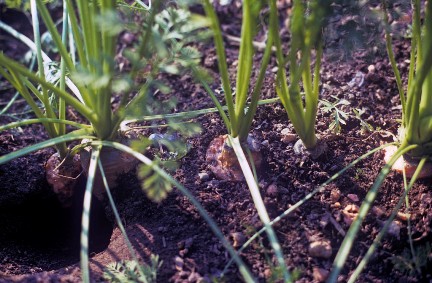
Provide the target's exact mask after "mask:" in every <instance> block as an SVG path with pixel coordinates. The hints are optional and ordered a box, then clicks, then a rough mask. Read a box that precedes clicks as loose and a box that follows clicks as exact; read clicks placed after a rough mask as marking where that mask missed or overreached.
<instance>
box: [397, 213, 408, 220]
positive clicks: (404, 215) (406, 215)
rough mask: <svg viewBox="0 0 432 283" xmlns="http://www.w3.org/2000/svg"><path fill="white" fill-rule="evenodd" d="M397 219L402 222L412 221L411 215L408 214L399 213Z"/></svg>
mask: <svg viewBox="0 0 432 283" xmlns="http://www.w3.org/2000/svg"><path fill="white" fill-rule="evenodd" d="M397 218H398V219H399V220H402V221H408V219H410V215H409V214H408V213H402V212H398V213H397Z"/></svg>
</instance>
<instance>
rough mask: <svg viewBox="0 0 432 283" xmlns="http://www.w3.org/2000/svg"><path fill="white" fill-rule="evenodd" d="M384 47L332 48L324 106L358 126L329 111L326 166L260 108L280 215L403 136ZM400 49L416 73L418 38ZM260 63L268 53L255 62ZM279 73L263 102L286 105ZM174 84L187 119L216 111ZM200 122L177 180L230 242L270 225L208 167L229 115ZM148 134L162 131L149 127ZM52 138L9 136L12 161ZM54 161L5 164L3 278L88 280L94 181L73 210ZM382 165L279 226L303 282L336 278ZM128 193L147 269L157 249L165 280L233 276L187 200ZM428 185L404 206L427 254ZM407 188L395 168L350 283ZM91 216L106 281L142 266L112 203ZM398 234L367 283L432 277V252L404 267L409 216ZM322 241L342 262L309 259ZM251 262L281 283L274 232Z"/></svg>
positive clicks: (137, 190) (357, 248)
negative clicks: (56, 189)
mask: <svg viewBox="0 0 432 283" xmlns="http://www.w3.org/2000/svg"><path fill="white" fill-rule="evenodd" d="M219 13H220V15H221V18H222V19H224V20H223V21H222V24H223V26H222V27H223V30H224V32H226V33H228V34H232V35H238V31H239V23H240V20H239V17H240V15H241V13H240V8H239V7H237V6H236V5H235V4H233V5H231V6H229V7H220V8H219ZM2 36H3V35H2ZM377 40H378V39H377ZM378 44H381V43H376V42H374V41H371V45H370V46H369V49H364V50H358V51H356V52H353V53H352V54H351V55H352V56H351V57H350V58H349V59H347V58H346V57H345V56H340V58H336V59H335V57H334V56H333V55H334V54H333V53H332V56H330V53H331V52H330V51H329V52H328V53H327V57H325V59H324V62H323V66H322V67H323V68H322V71H321V76H322V92H321V97H320V98H321V99H327V100H329V101H332V102H333V101H336V100H337V99H346V100H347V101H349V102H350V104H349V105H346V106H342V107H340V109H342V110H344V111H346V112H347V113H350V118H349V119H348V120H347V124H346V125H342V128H341V132H340V133H338V134H335V133H333V132H332V131H330V130H329V125H330V123H331V121H332V118H331V116H330V115H329V114H328V113H323V111H321V110H320V111H319V114H318V122H317V132H318V133H319V135H320V137H321V139H322V140H323V141H325V142H326V143H327V145H328V148H329V150H328V151H327V152H326V154H324V155H322V156H321V157H319V159H317V160H313V159H311V158H310V157H308V156H298V155H296V154H295V153H294V150H293V145H294V143H295V140H290V139H288V138H287V132H288V133H294V132H293V129H292V126H291V125H290V123H289V121H288V118H287V115H286V112H285V111H284V109H283V107H282V105H281V104H279V103H274V104H270V105H265V106H261V107H260V108H259V109H258V112H257V114H256V117H255V120H254V124H253V128H252V130H251V133H252V135H253V136H254V137H255V138H256V139H257V140H258V141H259V142H260V143H261V147H262V153H263V156H264V160H263V166H262V170H261V171H260V172H259V185H260V188H261V194H262V197H263V198H264V201H265V203H266V206H267V209H268V211H269V213H270V216H271V217H272V218H274V217H276V216H278V215H280V214H281V213H282V212H283V211H285V210H286V209H288V208H289V207H290V206H291V205H293V204H295V203H296V202H297V201H299V200H301V199H302V198H303V197H304V196H305V195H306V194H307V193H309V192H311V191H312V190H313V189H314V188H315V187H317V186H318V185H320V184H321V183H323V182H324V181H326V180H327V179H328V178H329V177H330V176H332V175H333V174H334V173H336V172H337V171H339V170H341V169H342V168H343V167H344V166H346V165H347V164H349V163H350V162H352V161H354V160H355V159H356V158H358V157H359V156H361V155H362V154H365V153H366V152H368V151H369V150H372V149H374V148H376V147H378V146H379V145H381V144H382V143H385V142H388V141H392V137H391V136H390V134H389V133H393V134H396V133H397V127H398V121H397V119H399V118H400V115H401V109H400V106H399V97H398V92H397V89H396V84H395V80H394V78H393V74H392V71H391V68H390V67H389V63H388V60H387V59H386V58H385V54H384V55H383V54H382V53H380V52H378V53H376V55H377V56H372V57H371V56H370V54H371V52H372V53H373V52H374V51H373V50H376V49H374V48H373V47H374V46H375V47H379V48H382V46H381V45H378ZM226 46H227V54H228V59H227V61H228V64H229V66H231V67H230V68H231V71H232V76H234V72H235V68H236V67H235V66H236V63H235V61H236V60H237V59H236V58H237V52H238V48H237V46H236V44H235V43H234V42H231V41H226ZM1 47H2V50H8V49H9V48H11V46H10V44H9V43H7V40H6V41H2V43H1ZM201 51H202V53H203V54H204V57H203V60H202V61H203V63H204V65H205V66H206V67H207V68H208V69H209V70H211V71H213V72H214V73H213V75H214V77H215V82H214V83H213V85H212V87H213V88H218V86H219V82H218V79H217V74H216V73H215V71H217V59H216V58H215V50H214V48H213V47H212V45H211V44H207V45H203V46H202V50H201ZM333 51H334V50H333ZM395 51H396V57H397V60H398V62H400V63H399V65H400V67H401V69H402V71H403V72H405V73H406V71H407V64H406V63H405V62H404V60H405V59H406V58H408V52H409V42H408V41H406V40H399V41H397V45H396V48H395ZM7 52H8V51H7ZM11 53H12V56H13V55H14V54H13V52H11ZM15 55H16V54H15ZM260 56H261V54H260V53H259V52H258V53H257V56H256V57H257V58H256V64H257V66H258V63H259V57H260ZM342 58H343V59H342ZM273 66H274V62H273V63H272V66H271V67H270V68H269V71H268V75H267V77H266V81H265V86H264V89H263V91H262V93H263V98H270V97H274V96H275V93H274V88H273V77H274V73H272V72H271V71H270V70H271V69H272V67H273ZM371 66H373V69H374V70H373V71H372V67H371ZM360 72H361V73H360ZM356 74H359V76H360V75H364V82H363V83H362V84H361V85H359V83H358V82H356V83H355V84H354V85H352V86H350V82H351V81H352V79H353V78H354V77H355V76H356ZM167 79H169V81H168V84H169V85H170V86H171V87H172V89H173V90H175V92H173V93H172V95H175V96H176V98H177V100H178V104H177V108H176V110H177V111H186V110H194V109H202V108H207V107H213V105H212V103H211V100H210V98H209V97H208V95H207V94H206V93H205V92H204V90H203V88H201V87H200V86H198V85H196V84H194V82H193V80H192V79H191V78H190V77H188V76H183V77H182V78H177V77H168V78H167ZM2 85H3V83H2ZM2 92H3V93H4V95H2V97H1V99H0V102H1V103H2V105H4V103H5V102H7V101H8V99H10V95H11V94H13V92H11V91H10V90H7V91H2ZM23 105H24V104H20V103H18V104H16V105H15V106H14V107H13V109H12V110H11V111H15V112H20V111H22V110H23ZM354 108H358V109H364V110H365V113H364V114H363V115H362V119H364V121H365V122H367V123H369V124H370V125H371V126H372V127H373V128H374V131H372V132H367V131H366V132H365V131H363V130H362V127H361V123H360V120H358V119H356V118H355V116H354V114H353V112H352V109H354ZM0 119H1V120H0V121H1V123H2V124H6V123H8V122H11V121H12V120H13V118H10V117H9V116H2V117H0ZM196 121H197V122H199V123H200V124H201V125H202V129H203V131H202V134H201V135H199V136H197V137H195V138H191V139H189V140H188V143H189V144H190V145H191V149H190V151H189V152H188V154H187V155H186V156H185V157H184V158H183V159H182V160H181V166H180V168H179V169H178V170H177V171H176V172H175V174H173V176H174V177H175V178H176V179H177V180H178V181H180V182H181V183H182V184H183V185H184V186H185V187H186V188H188V189H189V190H190V191H191V192H192V194H193V195H194V196H195V197H196V198H197V199H198V200H199V201H200V202H201V203H202V205H203V206H204V207H205V209H206V210H207V211H208V212H209V214H210V215H211V216H212V217H213V218H214V219H215V221H216V223H217V224H218V225H219V227H220V228H221V230H222V232H223V233H224V235H225V236H226V237H227V238H229V239H230V240H231V241H232V242H233V238H235V239H238V238H239V237H240V238H242V237H245V238H249V237H250V236H251V235H252V234H253V233H254V232H255V231H257V230H259V229H260V228H261V227H262V224H261V223H260V221H259V218H258V215H257V212H256V210H255V208H254V204H253V202H252V199H251V197H250V194H249V191H248V188H247V186H246V184H245V183H243V182H228V181H220V180H217V179H216V178H215V177H214V176H213V175H212V173H211V171H210V170H209V165H208V164H207V163H206V151H207V148H208V146H209V144H210V142H211V141H212V140H213V139H214V138H215V137H217V136H219V135H222V134H226V129H225V128H224V127H223V123H222V121H221V119H220V118H219V116H218V115H217V114H207V115H203V116H200V117H199V118H197V119H196ZM141 133H142V134H145V135H148V134H150V132H149V131H142V132H141ZM44 139H46V134H45V133H44V131H43V129H42V128H41V127H40V126H32V127H25V128H24V127H23V128H22V129H19V130H10V131H5V132H2V134H1V136H0V141H1V143H0V154H2V155H3V154H6V153H8V152H12V151H14V150H16V149H19V148H22V147H24V146H27V145H29V144H34V143H35V142H38V141H42V140H44ZM52 153H53V150H51V149H47V150H42V151H38V152H35V153H32V154H29V155H27V156H26V157H23V158H19V159H16V160H14V161H11V162H9V163H7V164H5V165H1V166H0V227H1V229H0V281H1V282H80V281H81V279H80V268H79V257H78V249H79V229H80V226H79V225H80V211H81V200H82V194H83V187H84V184H85V179H84V178H83V177H82V178H81V180H80V182H79V183H78V185H77V188H76V190H77V193H76V196H75V198H76V199H75V202H74V205H73V206H72V207H71V208H69V209H64V208H62V207H61V206H60V204H59V202H58V201H57V199H56V197H55V196H54V195H53V193H52V192H51V191H50V189H49V187H48V184H47V183H46V181H45V176H44V170H43V166H44V163H45V162H46V160H47V159H48V157H49V156H50V154H52ZM382 159H383V154H382V153H380V152H378V153H376V154H374V155H372V156H371V157H369V158H368V159H366V160H364V161H362V162H360V163H359V164H358V165H357V166H356V167H355V168H353V169H350V170H348V171H347V172H346V173H345V174H344V175H343V176H341V177H340V178H338V179H337V181H335V182H334V183H332V184H331V185H329V186H327V188H326V189H325V190H324V191H323V192H322V193H318V194H316V195H315V196H314V197H313V198H312V199H311V200H309V201H308V202H306V204H304V205H303V206H301V207H300V208H299V209H298V210H296V211H295V212H294V213H292V214H291V215H289V216H288V217H286V218H284V219H283V220H282V221H280V222H279V223H278V224H276V225H275V229H276V232H277V236H278V238H279V240H280V242H281V244H282V247H283V252H284V255H285V260H286V263H287V265H288V267H289V269H290V270H292V271H294V270H295V271H296V272H298V273H299V279H298V282H312V281H313V280H314V270H315V271H316V270H317V269H318V268H320V269H321V271H322V272H324V273H325V271H329V270H330V269H331V265H332V262H333V259H334V257H335V256H336V253H337V251H338V248H339V247H340V244H341V242H342V240H343V238H344V236H343V234H344V233H345V232H346V231H347V230H348V228H349V219H347V217H345V216H344V213H343V211H344V209H346V208H347V207H348V206H349V205H358V206H359V205H360V204H361V202H362V200H363V199H364V197H365V195H366V193H367V192H368V190H369V188H370V187H371V185H372V183H373V182H374V181H375V178H376V176H377V175H378V173H379V171H380V169H381V168H382V166H383V160H382ZM202 173H205V174H202ZM119 184H120V185H119V186H118V187H117V188H116V190H115V191H114V198H115V202H116V204H117V208H118V210H119V212H120V215H121V217H122V220H123V223H124V225H125V226H126V230H127V233H128V236H129V238H130V239H131V241H132V244H133V246H134V248H135V249H136V251H137V252H138V254H139V255H140V257H141V258H142V260H143V261H145V262H149V258H150V255H151V254H157V255H159V256H160V259H161V260H162V261H163V264H162V266H161V268H160V270H159V272H158V282H202V281H200V280H201V279H204V280H207V281H204V282H210V281H211V280H212V279H213V278H216V277H217V276H218V275H219V274H220V273H221V271H222V270H223V269H224V267H225V265H226V264H227V262H228V260H229V256H228V254H227V252H226V251H225V250H224V248H223V247H222V245H221V243H220V242H219V241H218V240H217V238H216V237H215V236H214V235H213V234H212V232H211V230H210V229H209V227H208V225H207V224H206V223H205V221H204V220H203V219H202V218H201V217H200V216H199V214H198V212H197V210H196V208H195V207H194V206H192V205H191V203H190V202H189V201H188V199H187V198H186V197H184V196H182V195H181V194H180V192H178V191H177V190H174V191H173V192H172V193H170V194H169V196H168V198H167V199H166V200H164V201H163V202H162V203H160V204H155V203H152V202H151V201H149V200H148V199H147V198H146V196H145V194H144V193H143V192H142V190H141V186H140V183H139V181H138V180H137V178H136V177H135V174H133V173H130V174H128V175H124V176H122V177H121V179H120V180H119ZM430 185H431V184H430V180H422V181H419V182H417V184H416V185H415V187H414V188H413V189H412V191H411V192H410V194H409V199H410V203H411V210H410V211H407V209H406V208H402V211H401V212H402V213H410V214H411V224H412V227H411V229H412V237H413V239H414V247H415V248H416V249H419V250H423V251H424V250H427V249H428V248H429V253H430V245H431V244H430V243H431V241H432V232H431V225H432V214H431V213H430V209H431V206H432V193H431V191H430ZM402 192H403V180H402V177H401V176H400V175H398V174H395V173H391V174H390V175H389V176H388V178H387V179H386V181H385V182H384V185H383V186H382V188H381V189H380V192H379V194H378V197H377V200H376V201H375V203H374V212H371V213H370V214H369V216H368V217H367V218H366V221H365V223H364V224H363V225H362V228H361V231H360V232H359V235H358V237H357V240H356V242H355V244H354V248H353V250H352V252H351V254H350V256H349V258H348V262H347V264H346V266H345V268H344V269H343V273H342V275H341V276H340V278H339V279H340V280H338V281H339V282H345V281H346V279H347V277H348V274H350V272H352V271H353V270H354V269H355V267H356V266H357V265H358V263H359V262H360V260H361V258H362V256H363V255H364V254H365V252H366V251H367V249H368V247H369V246H370V244H371V243H372V241H373V240H374V238H375V236H376V235H377V234H378V232H379V230H380V228H381V227H382V225H383V221H385V219H386V217H387V216H389V215H390V213H391V211H392V209H393V207H394V206H395V204H396V203H397V201H398V199H399V196H400V195H401V194H402ZM92 209H93V210H92V215H93V221H92V222H91V225H92V226H91V227H92V231H91V233H90V234H91V245H90V250H91V255H92V258H91V268H92V278H93V280H95V281H101V280H102V277H101V275H102V270H103V269H104V268H105V266H106V265H108V264H109V263H111V262H114V261H119V260H121V259H130V255H129V253H128V250H127V247H126V244H125V240H124V237H123V235H122V234H121V232H120V230H119V229H118V228H117V226H115V225H114V217H113V214H112V211H111V209H110V208H109V206H107V205H106V204H102V203H99V202H97V200H94V203H93V208H92ZM113 227H114V228H113ZM394 228H395V229H393V232H392V233H389V234H387V236H386V237H385V238H384V241H383V243H382V245H381V247H380V248H379V249H378V250H377V252H376V253H375V255H374V257H373V258H372V260H371V262H370V263H369V265H368V266H367V268H366V270H365V271H364V272H363V274H362V275H361V276H360V279H359V280H358V282H430V280H432V260H431V257H430V254H426V255H425V256H424V257H423V260H425V262H424V265H423V266H422V268H421V272H420V273H417V272H415V270H408V269H406V268H405V269H404V268H402V263H403V262H406V261H409V260H410V259H411V257H410V253H409V241H408V230H407V229H408V228H407V221H406V219H404V217H403V215H402V214H401V215H400V217H398V220H397V222H395V223H394ZM398 229H400V230H399V232H398ZM317 241H325V242H328V243H329V244H330V245H331V250H332V254H331V256H330V257H329V258H320V257H314V256H311V254H310V253H309V245H310V243H312V242H317ZM241 256H242V258H243V260H244V261H245V262H246V264H247V265H248V266H249V268H250V269H251V271H252V272H253V274H254V276H256V278H258V279H259V280H260V281H261V282H265V281H268V282H270V281H271V274H272V270H273V268H274V264H275V259H274V256H273V253H272V251H271V248H270V245H269V243H268V240H267V238H266V237H265V236H262V237H260V238H259V239H258V240H256V241H255V242H254V243H252V244H251V246H250V247H248V248H247V249H246V250H245V251H244V252H243V253H242V254H241ZM411 263H412V262H411ZM410 271H411V272H410ZM315 273H316V272H315ZM315 276H316V274H315ZM239 281H241V277H240V275H239V272H238V270H237V268H236V267H235V265H233V266H231V267H230V268H229V272H228V274H226V276H225V278H224V279H222V282H239Z"/></svg>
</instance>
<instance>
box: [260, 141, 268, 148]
mask: <svg viewBox="0 0 432 283" xmlns="http://www.w3.org/2000/svg"><path fill="white" fill-rule="evenodd" d="M261 145H262V146H265V147H268V146H269V145H270V143H269V141H268V140H263V141H262V142H261Z"/></svg>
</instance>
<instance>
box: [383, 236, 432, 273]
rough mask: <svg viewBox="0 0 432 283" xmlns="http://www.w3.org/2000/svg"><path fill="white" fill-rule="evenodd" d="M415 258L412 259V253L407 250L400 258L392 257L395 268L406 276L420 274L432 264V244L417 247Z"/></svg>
mask: <svg viewBox="0 0 432 283" xmlns="http://www.w3.org/2000/svg"><path fill="white" fill-rule="evenodd" d="M415 250H416V253H415V257H412V254H411V251H410V250H409V249H405V250H404V251H403V253H402V254H401V255H399V256H393V257H391V262H392V263H393V265H394V268H396V269H397V270H399V271H400V272H402V273H403V274H406V275H414V274H416V273H420V272H421V270H422V269H424V268H426V267H427V265H428V264H429V263H431V262H432V248H431V244H430V243H426V244H425V245H421V246H419V247H417V248H416V249H415Z"/></svg>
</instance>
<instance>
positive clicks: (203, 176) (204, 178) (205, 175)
mask: <svg viewBox="0 0 432 283" xmlns="http://www.w3.org/2000/svg"><path fill="white" fill-rule="evenodd" d="M198 177H199V179H200V180H201V181H204V182H205V181H208V179H209V178H210V176H209V174H208V173H207V172H201V173H198Z"/></svg>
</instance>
